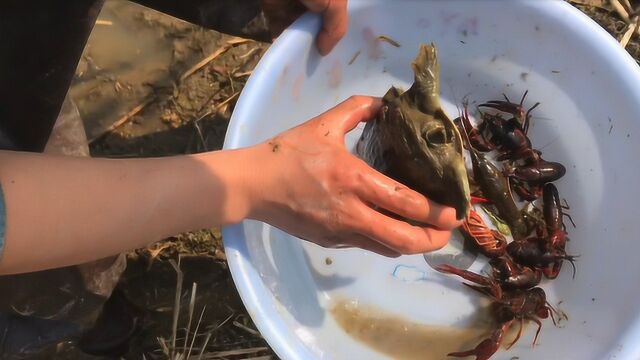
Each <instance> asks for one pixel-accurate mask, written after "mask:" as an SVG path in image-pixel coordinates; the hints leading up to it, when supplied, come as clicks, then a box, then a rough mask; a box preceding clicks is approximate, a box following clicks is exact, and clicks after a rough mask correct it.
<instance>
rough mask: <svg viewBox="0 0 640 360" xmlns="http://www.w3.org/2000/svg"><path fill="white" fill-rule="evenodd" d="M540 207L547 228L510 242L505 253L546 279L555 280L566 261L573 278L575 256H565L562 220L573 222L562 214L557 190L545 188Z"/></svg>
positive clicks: (565, 240) (546, 186) (549, 184)
mask: <svg viewBox="0 0 640 360" xmlns="http://www.w3.org/2000/svg"><path fill="white" fill-rule="evenodd" d="M542 204H543V214H544V222H545V225H546V228H543V229H540V228H538V229H537V230H536V232H537V234H536V236H534V237H530V238H528V239H523V240H517V241H513V242H512V243H510V244H509V245H507V252H508V253H509V255H511V256H512V257H513V258H514V259H515V260H516V261H518V263H520V264H524V265H527V266H532V267H535V268H538V269H542V271H543V273H544V275H545V276H546V277H547V278H549V279H555V278H556V277H558V274H559V273H560V269H561V267H562V262H563V260H568V261H569V262H570V263H571V266H572V267H573V275H574V277H575V270H576V268H575V264H574V260H575V258H576V257H577V256H571V255H567V254H566V252H565V244H566V242H567V236H566V229H565V225H564V222H563V217H564V216H568V217H569V219H570V220H571V222H572V223H573V219H571V217H570V215H568V214H565V213H564V212H563V209H564V208H566V206H563V205H562V204H561V203H560V196H559V195H558V189H557V188H556V187H555V185H553V184H552V183H547V184H545V185H544V190H543V195H542ZM574 226H575V224H574Z"/></svg>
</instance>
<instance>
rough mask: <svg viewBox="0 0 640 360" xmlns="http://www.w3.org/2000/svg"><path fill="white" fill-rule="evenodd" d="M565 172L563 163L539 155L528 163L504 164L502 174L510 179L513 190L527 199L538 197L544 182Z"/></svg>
mask: <svg viewBox="0 0 640 360" xmlns="http://www.w3.org/2000/svg"><path fill="white" fill-rule="evenodd" d="M566 172H567V170H566V168H565V167H564V165H562V164H560V163H558V162H552V161H546V160H544V159H542V158H541V157H538V158H537V159H536V160H535V161H534V162H533V163H531V164H528V165H520V166H513V165H510V164H505V165H504V175H505V176H506V177H508V178H509V180H510V181H511V186H512V188H513V190H514V192H515V193H516V194H518V196H520V198H521V199H523V200H527V201H534V200H536V199H537V198H539V197H540V194H541V193H542V187H543V186H544V184H546V183H550V182H552V181H556V180H558V179H560V178H561V177H563V176H564V174H565V173H566Z"/></svg>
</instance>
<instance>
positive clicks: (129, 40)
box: [57, 0, 640, 359]
mask: <svg viewBox="0 0 640 360" xmlns="http://www.w3.org/2000/svg"><path fill="white" fill-rule="evenodd" d="M572 3H573V4H574V5H576V6H577V7H578V8H579V9H581V10H582V11H584V12H585V13H587V14H588V15H589V16H591V17H592V18H593V19H594V20H596V21H597V22H598V23H599V24H600V25H602V26H603V27H604V28H605V29H607V31H609V32H610V33H611V34H612V35H613V36H615V37H616V38H618V39H620V38H621V37H622V35H623V33H624V32H625V30H626V23H625V22H624V21H623V20H622V19H621V18H620V16H619V15H618V14H617V13H616V12H614V11H612V10H611V8H610V6H609V5H608V2H607V1H597V0H580V1H573V2H572ZM638 40H639V38H638V35H637V34H636V35H634V36H633V37H632V39H631V41H630V43H629V45H628V46H627V50H629V52H630V53H631V54H632V55H633V56H634V58H636V60H638V59H640V42H638ZM267 46H268V45H267V44H261V43H256V42H253V41H243V40H240V39H237V38H233V37H230V36H226V35H222V34H220V33H216V32H214V31H209V30H205V29H202V28H199V27H197V26H194V25H191V24H187V23H184V22H182V21H178V20H176V19H173V18H171V17H168V16H165V15H162V14H159V13H157V12H154V11H151V10H148V9H146V8H143V7H141V6H138V5H135V4H131V3H128V2H125V1H117V0H114V1H107V3H106V5H105V7H104V9H103V10H102V12H101V14H100V16H99V20H98V23H97V24H96V26H95V28H94V31H93V33H92V35H91V38H90V40H89V43H88V45H87V47H86V49H85V52H84V55H83V57H82V60H81V62H80V64H79V66H78V69H77V72H76V78H75V80H74V82H73V86H72V89H71V95H72V97H73V99H74V100H75V102H76V103H77V105H78V107H79V110H80V113H81V115H82V118H83V121H84V123H85V127H86V130H87V134H88V137H89V139H90V140H91V154H92V156H94V157H111V158H124V157H150V156H168V155H176V154H185V153H195V152H201V151H207V150H217V149H220V148H221V147H222V143H223V140H224V135H225V131H226V128H227V125H228V121H229V118H230V115H231V112H232V111H233V107H234V104H235V99H236V98H237V95H238V94H239V92H240V91H241V90H242V88H243V86H244V84H245V81H246V80H247V78H248V76H249V75H250V73H251V70H252V69H253V67H254V66H255V64H256V63H257V62H258V61H259V59H260V56H261V55H262V54H263V53H264V51H265V50H266V48H267ZM221 49H223V50H221ZM207 58H209V59H213V60H212V61H210V62H205V63H201V64H200V65H198V63H199V62H201V61H202V60H203V59H207ZM114 124H116V125H118V126H117V127H116V126H114ZM179 256H180V257H181V268H182V271H183V272H184V286H183V289H182V304H183V306H182V308H181V316H180V319H181V323H180V325H181V327H185V326H186V322H187V318H188V308H189V306H188V303H189V296H190V289H191V286H192V283H194V282H196V283H197V284H198V285H197V286H198V287H197V289H198V290H197V297H196V302H195V307H194V309H195V310H194V312H195V314H196V315H198V316H199V314H200V311H201V310H202V309H203V308H204V307H205V306H206V311H205V312H204V316H203V318H202V321H201V323H200V326H199V329H198V333H197V335H196V336H197V338H196V342H195V345H194V348H195V350H194V351H196V352H199V351H200V347H201V346H202V343H203V342H204V341H205V339H206V337H207V335H208V334H210V339H209V341H208V343H207V346H206V349H205V350H204V351H205V352H206V353H209V354H210V355H211V356H212V357H210V358H220V359H222V358H224V359H250V358H253V359H269V358H275V355H274V354H273V352H272V351H271V350H270V349H269V347H268V345H267V344H266V342H265V341H264V340H263V339H262V337H261V336H260V335H259V333H258V332H257V331H256V330H255V327H254V326H253V324H252V323H251V319H250V318H249V316H248V315H247V313H246V310H245V309H244V307H243V305H242V302H241V300H240V298H239V296H238V294H237V291H236V289H235V287H234V285H233V281H232V279H231V276H230V274H229V271H228V268H227V264H226V258H225V255H224V249H223V247H222V238H221V235H220V232H219V229H205V230H202V231H200V232H195V233H188V234H182V235H178V236H175V237H172V238H170V239H166V240H164V241H161V242H160V243H157V244H154V245H152V246H151V247H150V248H148V249H139V250H136V251H135V252H132V253H130V254H129V256H128V268H127V270H126V272H125V274H124V276H123V278H122V280H121V284H120V287H121V288H122V289H123V290H124V292H125V293H126V294H128V295H129V297H130V298H131V299H133V300H134V302H135V303H136V304H137V305H138V306H140V307H141V308H143V309H146V310H147V312H148V314H149V318H148V321H147V322H146V323H145V329H144V331H143V332H142V333H141V334H140V335H138V336H137V337H136V338H135V339H134V341H133V342H132V346H131V350H130V352H129V354H128V355H127V356H126V358H129V359H141V358H142V355H143V354H144V355H145V357H146V358H147V359H151V358H163V357H164V355H163V351H162V346H161V344H160V342H161V341H159V340H158V339H159V338H161V339H169V338H170V336H171V321H172V316H173V304H174V298H175V293H176V273H175V271H174V269H173V267H172V266H171V265H170V263H169V260H170V259H174V260H176V261H177V258H178V257H179ZM196 315H194V316H196ZM193 327H195V320H194V325H193V326H192V330H193ZM184 334H185V331H184V330H182V331H179V333H178V343H179V344H180V343H181V342H182V341H184V340H183V339H184ZM229 350H235V351H236V353H235V355H234V353H225V352H226V351H229ZM57 357H58V358H66V359H69V358H86V359H92V357H88V356H82V355H80V354H79V353H78V352H77V351H76V350H75V349H74V348H73V347H72V346H62V347H61V348H60V353H59V355H58V356H57ZM164 358H166V357H164Z"/></svg>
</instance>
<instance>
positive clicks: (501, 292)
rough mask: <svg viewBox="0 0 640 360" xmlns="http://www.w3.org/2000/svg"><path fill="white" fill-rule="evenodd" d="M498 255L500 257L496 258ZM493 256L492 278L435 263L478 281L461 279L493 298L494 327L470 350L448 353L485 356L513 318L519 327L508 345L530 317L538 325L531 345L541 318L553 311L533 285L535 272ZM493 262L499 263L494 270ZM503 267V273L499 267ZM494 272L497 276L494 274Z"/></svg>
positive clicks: (442, 269) (478, 359)
mask: <svg viewBox="0 0 640 360" xmlns="http://www.w3.org/2000/svg"><path fill="white" fill-rule="evenodd" d="M499 259H500V258H499ZM499 259H494V260H495V262H496V263H495V264H493V269H494V270H493V273H494V278H489V277H486V276H482V275H479V274H476V273H473V272H471V271H467V270H462V269H458V268H455V267H453V266H449V265H442V266H440V267H438V269H437V270H438V271H440V272H443V273H448V274H453V275H457V276H460V277H462V278H463V279H465V280H468V281H470V282H473V283H475V284H478V285H472V284H467V283H463V284H464V285H466V286H468V287H470V288H472V289H473V290H476V291H478V292H480V293H482V294H484V295H486V296H489V297H490V298H492V299H493V302H492V304H491V314H492V316H493V319H494V320H495V322H496V327H497V328H496V329H495V330H494V331H493V332H492V334H491V336H490V337H489V338H488V339H485V340H483V341H482V342H480V344H478V345H477V346H476V347H475V348H474V349H472V350H466V351H459V352H452V353H449V354H448V356H454V357H465V356H475V357H476V360H487V359H489V358H490V357H491V356H492V355H493V354H494V353H495V352H496V351H498V348H499V347H500V344H501V343H502V341H503V338H504V335H505V333H506V332H507V330H508V329H509V328H510V327H511V325H513V322H514V321H519V323H520V328H519V331H518V334H517V335H516V338H515V339H514V340H513V342H511V344H510V345H509V348H510V347H511V346H513V345H514V344H515V343H516V342H517V341H518V340H519V339H520V336H521V335H522V328H523V326H524V321H525V320H531V321H533V322H535V323H536V324H537V325H538V329H537V331H536V335H535V337H534V339H533V344H534V345H535V343H536V340H537V339H538V335H539V333H540V330H541V329H542V322H541V321H540V319H546V318H547V317H549V316H550V315H551V318H552V320H553V321H554V323H555V319H554V318H553V311H555V310H554V309H553V308H552V307H551V306H550V305H549V303H548V302H547V297H546V294H545V292H544V290H543V289H542V288H539V287H535V286H536V285H537V284H538V283H539V281H540V275H539V272H537V271H535V270H532V269H530V268H526V267H522V266H519V265H517V264H515V263H513V262H511V261H510V260H508V259H506V258H504V259H501V260H499ZM497 266H500V267H499V268H498V270H497V269H496V267H497ZM505 270H506V273H503V271H505ZM496 273H497V277H496ZM518 278H521V279H524V281H515V282H507V281H508V279H518Z"/></svg>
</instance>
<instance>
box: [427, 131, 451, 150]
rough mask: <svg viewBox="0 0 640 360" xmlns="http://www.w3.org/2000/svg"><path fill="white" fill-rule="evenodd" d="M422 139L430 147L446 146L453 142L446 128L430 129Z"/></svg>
mask: <svg viewBox="0 0 640 360" xmlns="http://www.w3.org/2000/svg"><path fill="white" fill-rule="evenodd" d="M451 135H452V134H451ZM422 137H423V138H424V139H425V140H426V142H427V144H428V145H430V146H433V145H444V144H446V143H448V142H450V141H451V136H449V134H447V132H446V130H445V129H444V128H435V129H430V130H428V131H426V132H425V133H423V134H422Z"/></svg>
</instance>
